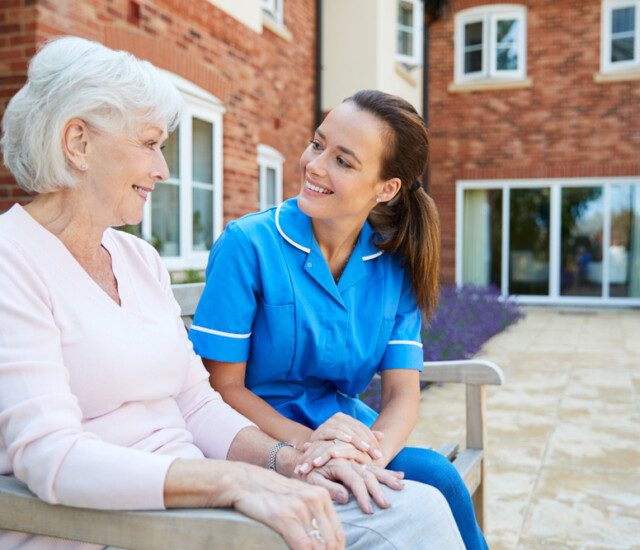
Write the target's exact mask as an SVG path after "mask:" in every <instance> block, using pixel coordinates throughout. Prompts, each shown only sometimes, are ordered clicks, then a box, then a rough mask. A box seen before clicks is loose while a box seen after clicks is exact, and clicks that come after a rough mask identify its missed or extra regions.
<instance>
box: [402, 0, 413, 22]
mask: <svg viewBox="0 0 640 550" xmlns="http://www.w3.org/2000/svg"><path fill="white" fill-rule="evenodd" d="M398 24H399V25H402V26H404V27H413V4H412V3H411V2H398Z"/></svg>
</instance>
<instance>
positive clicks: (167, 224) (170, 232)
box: [151, 183, 180, 256]
mask: <svg viewBox="0 0 640 550" xmlns="http://www.w3.org/2000/svg"><path fill="white" fill-rule="evenodd" d="M179 191H180V189H179V187H178V186H177V185H173V184H170V183H157V184H156V188H155V190H154V191H153V193H152V194H151V244H152V245H153V246H154V247H155V248H156V250H157V251H158V252H159V253H160V255H161V256H179V255H180V193H179Z"/></svg>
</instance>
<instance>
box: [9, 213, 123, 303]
mask: <svg viewBox="0 0 640 550" xmlns="http://www.w3.org/2000/svg"><path fill="white" fill-rule="evenodd" d="M8 213H15V215H16V217H18V218H19V219H22V221H23V225H24V227H25V230H27V231H28V232H29V233H30V234H31V236H32V237H33V240H34V242H35V244H36V246H39V247H40V248H41V249H43V251H44V252H45V257H46V255H48V256H51V255H54V260H55V261H56V268H60V269H65V270H68V271H69V275H70V276H71V277H73V275H74V274H75V276H76V278H77V279H80V280H82V281H85V283H84V284H85V286H86V287H87V289H88V291H89V292H92V293H93V294H95V295H99V296H101V297H102V298H101V299H103V300H107V301H108V302H109V303H110V304H111V305H112V306H113V307H116V308H118V309H122V308H123V307H124V306H125V304H126V299H125V298H124V296H123V294H125V293H123V285H122V282H123V270H122V265H121V262H120V258H119V251H118V249H117V244H116V243H115V241H114V239H113V238H112V236H111V234H110V233H111V231H113V230H112V229H110V228H109V229H107V230H106V231H105V232H104V233H103V234H102V240H101V244H102V246H103V247H104V248H105V249H106V250H107V252H108V253H109V256H111V270H112V271H113V275H114V277H115V279H116V284H117V287H118V295H119V297H120V304H118V303H117V302H115V301H114V300H113V298H111V297H110V296H109V295H108V294H107V293H106V292H105V291H104V290H103V289H102V288H101V287H100V285H99V284H98V283H97V282H96V281H94V280H93V279H92V278H91V276H90V275H89V274H88V273H87V272H86V271H85V269H84V268H83V267H82V266H81V265H80V263H79V262H78V260H76V259H75V257H74V256H73V254H71V252H70V251H69V249H68V248H67V247H66V246H65V245H64V244H63V242H62V241H61V240H60V239H59V238H58V237H56V236H55V235H54V234H53V233H52V232H51V231H49V230H48V229H47V228H46V227H44V226H43V225H42V224H41V223H40V222H38V221H37V220H36V219H35V218H33V216H31V214H29V212H27V211H26V210H25V209H24V208H23V207H22V206H21V205H19V204H15V205H14V206H13V207H12V208H11V209H10V210H9V212H8ZM74 272H75V273H74ZM89 289H91V290H89Z"/></svg>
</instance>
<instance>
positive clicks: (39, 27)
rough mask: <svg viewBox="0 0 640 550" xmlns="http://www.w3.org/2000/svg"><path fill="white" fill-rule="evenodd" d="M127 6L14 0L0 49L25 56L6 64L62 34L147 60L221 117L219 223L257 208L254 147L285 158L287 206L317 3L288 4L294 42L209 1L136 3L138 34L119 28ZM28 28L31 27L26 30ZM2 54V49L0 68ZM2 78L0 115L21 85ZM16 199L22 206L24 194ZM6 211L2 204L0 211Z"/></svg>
mask: <svg viewBox="0 0 640 550" xmlns="http://www.w3.org/2000/svg"><path fill="white" fill-rule="evenodd" d="M70 6H75V7H74V8H73V9H72V8H70ZM126 6H127V3H126V2H123V1H119V2H111V1H110V0H92V1H91V2H55V1H53V0H38V2H37V6H32V7H29V8H25V7H24V4H22V3H21V2H19V1H17V0H16V1H14V2H11V1H7V0H0V8H1V7H6V8H11V10H10V12H2V13H3V14H5V15H7V14H8V13H10V14H14V17H11V16H7V17H6V18H5V20H4V21H2V20H1V19H0V21H2V23H3V24H9V22H10V23H11V24H14V22H16V21H17V22H19V23H20V24H22V25H23V30H22V33H21V34H19V35H16V36H15V37H9V38H5V37H2V38H0V48H2V47H3V46H9V45H10V44H12V42H11V40H12V39H13V38H16V39H18V40H17V43H16V45H19V47H17V48H14V47H11V48H10V50H8V51H13V50H22V52H23V54H24V55H22V56H21V55H17V56H15V57H14V54H13V53H12V54H10V55H9V56H8V57H7V59H10V60H11V62H15V63H17V65H16V70H20V68H21V67H23V65H22V64H21V63H23V62H25V61H27V60H28V59H29V58H30V57H31V56H32V55H33V54H34V52H35V49H36V46H38V45H41V44H42V42H44V41H45V40H46V39H48V38H50V37H52V36H56V35H61V34H75V35H78V36H83V37H87V38H91V39H94V40H99V41H101V42H103V43H105V44H106V45H107V46H109V47H113V48H118V49H127V50H129V51H131V52H132V53H133V54H135V55H137V56H138V57H141V58H144V59H148V60H149V61H151V62H152V63H154V64H156V65H157V66H159V67H162V68H163V69H166V70H169V71H172V72H173V73H176V74H178V75H180V76H182V77H183V78H186V79H187V80H190V81H192V82H194V83H195V84H196V85H198V86H200V87H202V88H204V89H206V90H208V91H209V92H210V93H212V94H213V95H215V96H216V97H217V98H218V99H219V100H220V101H222V102H223V104H224V106H225V108H226V112H225V115H224V136H223V140H224V142H223V147H224V150H223V157H224V164H223V170H224V175H223V178H224V182H225V191H224V195H225V196H224V218H225V220H227V221H228V220H230V219H234V218H236V217H238V216H240V215H243V214H245V213H247V212H251V211H253V210H255V209H256V207H257V203H258V167H257V164H256V155H257V146H258V144H259V143H264V144H267V145H270V146H272V147H275V148H276V149H278V150H279V151H280V152H281V153H282V154H283V155H284V156H285V159H286V160H285V164H284V182H285V183H284V192H285V197H286V196H292V195H295V194H296V193H297V191H298V185H299V183H298V182H299V176H298V159H299V156H300V153H301V152H302V150H303V149H304V148H305V147H306V143H307V140H308V138H309V135H310V133H311V131H312V126H313V124H314V112H313V105H314V82H315V68H314V67H315V2H314V1H309V0H286V2H285V14H284V18H285V23H286V25H287V27H288V29H289V30H290V31H291V33H292V34H293V40H292V42H286V41H283V40H282V39H281V38H280V37H278V36H276V35H273V34H272V33H269V32H263V33H261V34H260V33H256V32H255V31H253V30H251V29H249V28H248V27H246V26H244V25H242V24H241V23H240V22H238V21H237V20H235V19H234V18H232V17H230V16H228V15H227V14H225V13H224V12H222V11H221V10H219V9H218V8H217V7H216V6H214V5H213V4H212V3H211V2H210V1H209V0H148V1H145V2H142V1H141V2H140V12H141V13H140V15H141V17H140V24H141V26H142V28H138V27H136V26H134V25H132V24H130V23H128V22H127V19H126V18H127V9H126ZM34 22H35V27H33V26H32V25H31V24H32V23H34ZM27 25H29V27H28V29H27V28H26V27H27ZM145 31H148V32H145ZM187 38H188V40H187ZM3 40H5V43H3V42H2V41H3ZM6 51H7V50H5V51H4V52H3V51H2V50H0V59H3V57H2V56H3V55H4V54H5V52H6ZM3 76H8V75H3ZM8 77H9V78H10V79H11V80H9V81H6V82H5V83H4V84H0V86H1V87H0V116H1V114H2V110H3V109H4V106H5V105H6V103H7V101H8V99H9V98H10V97H11V95H13V94H14V93H15V92H16V91H17V88H18V87H19V86H20V85H22V84H23V82H24V76H19V75H16V76H14V75H11V76H8ZM3 88H4V89H3ZM276 119H277V120H279V121H280V125H279V127H278V128H275V127H274V124H273V121H274V120H276ZM3 177H4V178H5V179H6V181H7V182H12V180H11V179H10V176H8V175H4V176H3V175H2V172H1V171H0V183H1V182H2V179H3ZM12 189H15V186H12ZM14 197H15V199H16V200H18V199H19V200H20V201H23V200H27V198H26V197H23V196H22V195H20V196H19V197H17V196H14ZM10 204H11V201H7V200H3V198H2V196H1V195H0V212H2V211H4V210H6V208H8V206H10Z"/></svg>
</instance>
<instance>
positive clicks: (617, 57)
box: [611, 36, 634, 63]
mask: <svg viewBox="0 0 640 550" xmlns="http://www.w3.org/2000/svg"><path fill="white" fill-rule="evenodd" d="M633 48H634V38H633V37H632V36H630V37H628V38H614V39H613V40H612V41H611V62H612V63H615V62H617V61H630V60H633Z"/></svg>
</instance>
